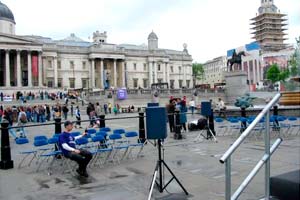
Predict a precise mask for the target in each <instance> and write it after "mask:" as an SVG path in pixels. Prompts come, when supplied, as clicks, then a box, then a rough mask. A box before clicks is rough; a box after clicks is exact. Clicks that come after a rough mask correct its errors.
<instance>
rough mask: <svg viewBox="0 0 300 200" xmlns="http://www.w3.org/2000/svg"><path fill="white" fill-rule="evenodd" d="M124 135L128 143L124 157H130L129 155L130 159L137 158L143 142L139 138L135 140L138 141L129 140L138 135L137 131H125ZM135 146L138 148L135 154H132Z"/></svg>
mask: <svg viewBox="0 0 300 200" xmlns="http://www.w3.org/2000/svg"><path fill="white" fill-rule="evenodd" d="M125 137H126V138H127V141H128V145H129V151H128V153H127V155H125V156H126V158H130V156H131V158H132V159H135V158H138V157H139V156H140V154H141V152H142V151H143V148H144V145H145V143H143V142H141V140H140V139H138V140H137V141H138V142H133V141H131V140H130V139H133V138H137V137H138V133H137V132H135V131H130V132H126V133H125ZM136 148H138V149H139V150H138V152H137V153H136V156H133V150H134V149H136Z"/></svg>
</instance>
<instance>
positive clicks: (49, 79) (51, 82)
mask: <svg viewBox="0 0 300 200" xmlns="http://www.w3.org/2000/svg"><path fill="white" fill-rule="evenodd" d="M53 82H54V80H53V79H52V78H48V79H47V86H48V87H49V88H52V87H53Z"/></svg>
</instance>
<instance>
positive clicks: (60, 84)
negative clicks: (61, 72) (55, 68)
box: [57, 78, 63, 88]
mask: <svg viewBox="0 0 300 200" xmlns="http://www.w3.org/2000/svg"><path fill="white" fill-rule="evenodd" d="M62 82H63V80H62V78H59V79H57V87H59V88H61V87H63V84H62Z"/></svg>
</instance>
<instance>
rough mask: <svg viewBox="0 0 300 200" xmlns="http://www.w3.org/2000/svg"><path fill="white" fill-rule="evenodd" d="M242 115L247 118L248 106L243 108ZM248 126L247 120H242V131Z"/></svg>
mask: <svg viewBox="0 0 300 200" xmlns="http://www.w3.org/2000/svg"><path fill="white" fill-rule="evenodd" d="M241 117H245V118H246V108H243V107H242V108H241ZM246 128H247V122H246V121H242V122H241V130H240V133H243V132H244V130H246Z"/></svg>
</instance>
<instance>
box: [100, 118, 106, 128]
mask: <svg viewBox="0 0 300 200" xmlns="http://www.w3.org/2000/svg"><path fill="white" fill-rule="evenodd" d="M99 118H100V128H104V127H105V115H100V116H99Z"/></svg>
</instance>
